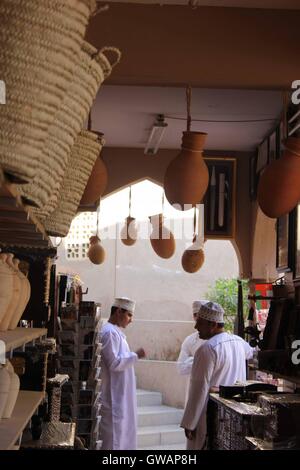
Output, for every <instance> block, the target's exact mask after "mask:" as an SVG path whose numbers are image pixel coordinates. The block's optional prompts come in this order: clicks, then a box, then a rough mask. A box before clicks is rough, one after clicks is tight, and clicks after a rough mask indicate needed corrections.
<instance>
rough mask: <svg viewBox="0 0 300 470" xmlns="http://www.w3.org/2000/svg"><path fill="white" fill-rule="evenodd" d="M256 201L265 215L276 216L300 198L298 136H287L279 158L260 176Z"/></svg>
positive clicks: (299, 150) (286, 211) (289, 208)
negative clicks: (283, 149)
mask: <svg viewBox="0 0 300 470" xmlns="http://www.w3.org/2000/svg"><path fill="white" fill-rule="evenodd" d="M257 196H258V203H259V206H260V208H261V210H262V211H263V212H264V214H265V215H267V216H268V217H271V218H278V217H281V216H282V215H284V214H288V213H289V212H290V211H291V210H292V209H293V208H294V207H295V206H296V205H297V204H298V202H299V200H300V138H299V137H289V138H288V139H287V140H286V142H285V151H284V154H283V156H282V157H281V158H280V159H279V160H275V161H274V162H272V163H271V165H269V166H268V167H267V168H266V169H265V171H264V172H263V174H262V175H261V177H260V180H259V185H258V195H257Z"/></svg>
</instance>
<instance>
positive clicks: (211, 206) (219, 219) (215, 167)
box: [204, 157, 236, 239]
mask: <svg viewBox="0 0 300 470" xmlns="http://www.w3.org/2000/svg"><path fill="white" fill-rule="evenodd" d="M204 159H205V163H206V164H207V167H208V171H209V186H208V189H207V191H206V194H205V197H204V220H205V222H204V233H205V237H206V238H212V239H217V238H222V239H231V238H234V237H235V225H236V159H235V158H230V157H204Z"/></svg>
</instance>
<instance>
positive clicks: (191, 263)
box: [181, 239, 205, 274]
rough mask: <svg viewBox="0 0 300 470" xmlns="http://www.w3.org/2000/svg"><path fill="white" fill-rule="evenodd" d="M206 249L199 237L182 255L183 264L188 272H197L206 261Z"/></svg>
mask: <svg viewBox="0 0 300 470" xmlns="http://www.w3.org/2000/svg"><path fill="white" fill-rule="evenodd" d="M204 259H205V256H204V250H203V248H202V244H201V243H200V241H199V239H194V243H193V244H192V245H191V246H190V247H189V248H188V249H187V250H185V252H184V253H183V255H182V258H181V264H182V267H183V269H184V270H185V271H186V272H187V273H191V274H192V273H196V272H197V271H199V269H200V268H201V266H202V265H203V263H204Z"/></svg>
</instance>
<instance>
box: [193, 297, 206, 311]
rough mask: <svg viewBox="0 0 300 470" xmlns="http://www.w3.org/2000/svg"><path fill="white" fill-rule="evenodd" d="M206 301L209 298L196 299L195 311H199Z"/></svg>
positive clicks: (194, 303)
mask: <svg viewBox="0 0 300 470" xmlns="http://www.w3.org/2000/svg"><path fill="white" fill-rule="evenodd" d="M206 302H207V300H195V301H194V302H193V313H198V312H199V310H200V308H201V307H202V305H203V304H205V303H206Z"/></svg>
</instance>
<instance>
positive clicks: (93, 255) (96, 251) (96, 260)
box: [88, 235, 105, 264]
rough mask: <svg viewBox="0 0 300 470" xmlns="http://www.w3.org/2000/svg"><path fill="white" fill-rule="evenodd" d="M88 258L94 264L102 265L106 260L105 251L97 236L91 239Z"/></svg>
mask: <svg viewBox="0 0 300 470" xmlns="http://www.w3.org/2000/svg"><path fill="white" fill-rule="evenodd" d="M88 258H89V260H90V261H91V262H92V263H93V264H102V263H103V262H104V260H105V250H104V248H103V247H102V246H101V245H100V238H99V237H98V236H97V235H95V236H92V237H90V247H89V251H88Z"/></svg>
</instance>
